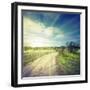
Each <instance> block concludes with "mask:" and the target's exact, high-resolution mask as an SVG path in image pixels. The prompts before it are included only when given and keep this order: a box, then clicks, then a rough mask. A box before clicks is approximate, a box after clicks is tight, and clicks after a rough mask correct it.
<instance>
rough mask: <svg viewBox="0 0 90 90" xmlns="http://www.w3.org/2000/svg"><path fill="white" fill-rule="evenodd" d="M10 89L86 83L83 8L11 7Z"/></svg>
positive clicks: (21, 3)
mask: <svg viewBox="0 0 90 90" xmlns="http://www.w3.org/2000/svg"><path fill="white" fill-rule="evenodd" d="M11 39H12V63H11V85H12V86H14V87H19V86H37V85H55V84H68V83H85V82H87V7H86V6H69V5H56V4H40V3H24V2H15V3H12V37H11Z"/></svg>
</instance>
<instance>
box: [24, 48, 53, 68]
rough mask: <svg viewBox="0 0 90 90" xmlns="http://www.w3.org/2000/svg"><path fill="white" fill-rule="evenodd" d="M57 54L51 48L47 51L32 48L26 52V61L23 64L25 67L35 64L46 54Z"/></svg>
mask: <svg viewBox="0 0 90 90" xmlns="http://www.w3.org/2000/svg"><path fill="white" fill-rule="evenodd" d="M52 52H55V50H54V49H51V48H47V49H43V48H39V49H38V48H30V49H26V50H24V54H23V55H24V61H23V64H24V66H25V65H27V64H28V63H31V62H33V61H34V60H36V59H38V58H40V57H41V56H44V55H46V54H49V53H52Z"/></svg>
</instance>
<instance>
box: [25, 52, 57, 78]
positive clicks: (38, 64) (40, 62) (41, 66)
mask: <svg viewBox="0 0 90 90" xmlns="http://www.w3.org/2000/svg"><path fill="white" fill-rule="evenodd" d="M57 55H58V52H54V53H50V54H47V55H44V56H42V57H40V58H38V59H36V60H34V61H33V62H32V63H30V64H28V65H27V66H26V67H24V68H23V77H29V76H50V75H57V65H56V56H57Z"/></svg>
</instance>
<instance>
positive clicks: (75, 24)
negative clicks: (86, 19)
mask: <svg viewBox="0 0 90 90" xmlns="http://www.w3.org/2000/svg"><path fill="white" fill-rule="evenodd" d="M22 17H23V41H24V46H29V47H60V46H65V45H66V43H67V42H71V41H73V42H76V43H80V14H79V13H65V12H42V11H38V12H37V11H29V10H28V11H27V10H23V11H22Z"/></svg>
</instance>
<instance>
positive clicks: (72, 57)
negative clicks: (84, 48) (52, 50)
mask: <svg viewBox="0 0 90 90" xmlns="http://www.w3.org/2000/svg"><path fill="white" fill-rule="evenodd" d="M57 64H58V68H60V67H61V66H62V67H63V69H64V72H65V75H75V74H80V53H79V52H73V53H71V52H64V53H60V54H59V55H58V56H57Z"/></svg>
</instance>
